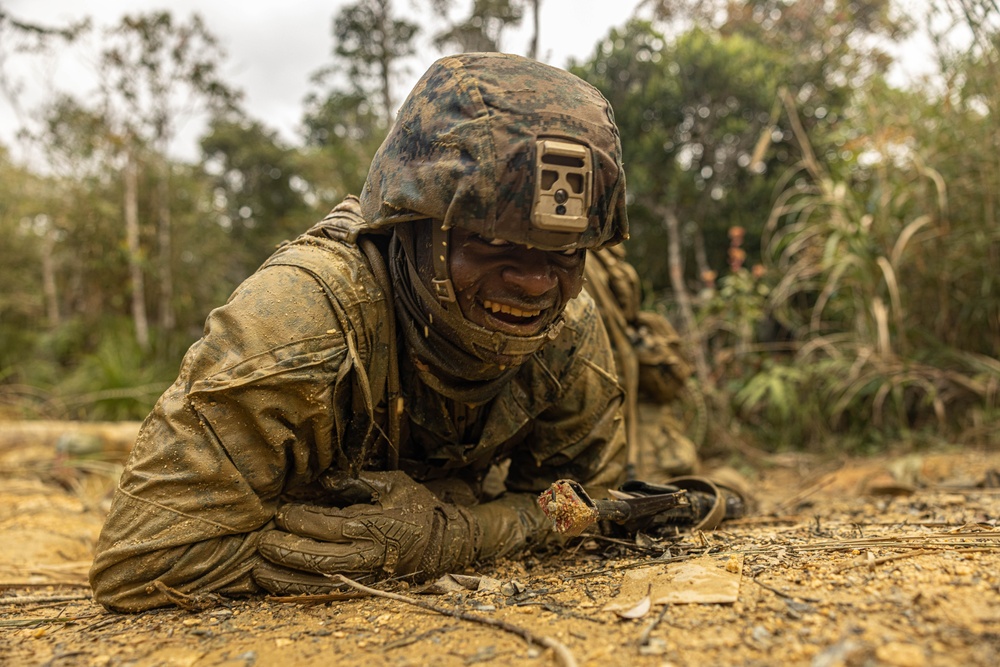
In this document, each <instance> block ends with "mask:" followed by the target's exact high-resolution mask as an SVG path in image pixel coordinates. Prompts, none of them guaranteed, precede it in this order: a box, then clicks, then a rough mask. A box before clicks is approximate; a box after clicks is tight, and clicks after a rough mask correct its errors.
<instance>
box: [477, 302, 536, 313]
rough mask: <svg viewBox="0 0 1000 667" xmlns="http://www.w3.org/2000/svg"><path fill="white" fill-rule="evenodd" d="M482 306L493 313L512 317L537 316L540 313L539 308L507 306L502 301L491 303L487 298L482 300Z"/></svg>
mask: <svg viewBox="0 0 1000 667" xmlns="http://www.w3.org/2000/svg"><path fill="white" fill-rule="evenodd" d="M483 308H485V309H486V310H488V311H490V312H493V313H504V314H506V315H513V316H514V317H538V316H539V315H541V314H542V311H540V310H521V309H520V308H517V307H516V306H508V305H506V304H502V303H493V302H492V301H489V300H484V301H483Z"/></svg>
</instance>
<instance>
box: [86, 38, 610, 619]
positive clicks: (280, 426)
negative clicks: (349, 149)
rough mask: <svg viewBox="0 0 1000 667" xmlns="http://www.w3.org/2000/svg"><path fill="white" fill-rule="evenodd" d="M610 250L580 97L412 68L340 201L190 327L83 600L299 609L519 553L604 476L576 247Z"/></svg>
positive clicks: (534, 72) (538, 85)
mask: <svg viewBox="0 0 1000 667" xmlns="http://www.w3.org/2000/svg"><path fill="white" fill-rule="evenodd" d="M627 236H628V222H627V218H626V211H625V175H624V171H623V168H622V158H621V145H620V139H619V134H618V129H617V127H616V125H615V122H614V117H613V113H612V110H611V108H610V106H609V104H608V102H607V101H606V100H605V99H604V98H603V97H602V96H601V95H600V93H599V92H598V91H597V90H596V89H594V88H593V87H592V86H590V85H589V84H587V83H585V82H584V81H582V80H581V79H579V78H577V77H575V76H573V75H571V74H569V73H568V72H566V71H563V70H560V69H557V68H554V67H550V66H547V65H544V64H541V63H538V62H535V61H532V60H528V59H525V58H521V57H517V56H511V55H503V54H464V55H460V56H454V57H446V58H443V59H441V60H439V61H437V62H436V63H435V64H434V65H433V66H431V67H430V69H429V70H428V71H427V72H426V73H425V74H424V76H423V77H422V78H421V79H420V81H419V82H418V83H417V84H416V86H415V88H414V89H413V91H412V92H411V93H410V95H409V97H408V98H407V100H406V101H405V102H404V104H403V106H402V107H401V110H400V111H399V114H398V117H397V120H396V123H395V125H394V126H393V128H392V129H391V130H390V132H389V134H388V136H387V138H386V139H385V141H384V143H383V144H382V146H381V147H380V148H379V150H378V151H377V153H376V155H375V157H374V159H373V161H372V164H371V167H370V171H369V174H368V178H367V181H366V182H365V185H364V188H363V190H362V192H361V194H360V197H353V196H352V197H347V198H346V199H345V200H344V201H343V202H341V203H340V204H339V205H337V206H336V207H335V208H334V209H333V211H331V213H330V214H329V215H328V216H327V217H326V218H324V219H323V220H322V221H321V222H319V223H318V224H316V225H315V226H313V227H312V228H311V229H309V230H308V231H307V232H306V233H304V234H303V235H302V236H300V237H299V238H297V239H295V240H294V241H292V242H290V243H287V244H285V245H283V246H282V247H280V248H279V249H278V250H277V251H276V252H275V253H274V254H273V255H272V256H271V257H270V258H269V259H268V260H267V261H266V262H264V264H263V265H262V266H261V268H260V269H259V270H258V271H257V272H256V273H254V274H253V275H252V276H250V277H249V278H248V279H247V280H246V281H245V282H243V284H241V285H240V286H239V287H238V288H237V289H236V291H235V292H234V293H233V295H232V296H231V297H230V299H229V301H228V302H227V303H226V304H225V305H223V306H221V307H220V308H217V309H215V310H213V311H212V312H211V314H210V315H209V317H208V321H207V322H206V325H205V331H204V336H203V337H202V338H201V339H200V340H198V341H197V342H196V343H194V345H192V347H191V348H190V350H189V351H188V353H187V355H186V356H185V358H184V361H183V363H182V365H181V368H180V373H179V376H178V378H177V380H176V381H175V382H174V383H173V385H172V386H171V387H170V388H168V389H167V391H166V392H165V393H164V394H163V396H162V397H161V398H160V399H159V401H158V402H157V404H156V406H155V408H154V409H153V411H152V413H151V414H150V415H149V417H148V418H147V419H146V421H145V423H144V424H143V426H142V429H141V431H140V433H139V437H138V439H137V442H136V444H135V446H134V448H133V450H132V452H131V454H130V457H129V460H128V462H127V464H126V467H125V471H124V473H123V475H122V477H121V481H120V484H119V487H118V490H117V492H116V494H115V497H114V500H113V503H112V507H111V510H110V513H109V515H108V518H107V521H106V523H105V525H104V529H103V531H102V533H101V537H100V540H99V542H98V545H97V550H96V557H95V561H94V565H93V568H92V570H91V575H90V577H91V584H92V587H93V590H94V594H95V597H96V599H97V600H98V601H99V602H100V603H101V604H103V605H105V606H106V607H107V608H109V609H112V610H118V611H130V612H135V611H140V610H145V609H150V608H154V607H160V606H166V605H169V604H172V603H174V602H176V601H177V600H178V599H183V598H186V597H194V598H204V597H206V596H207V594H219V595H234V596H235V595H249V594H255V593H262V592H270V593H273V594H279V595H287V594H313V593H324V592H329V591H330V590H331V589H333V588H334V587H335V585H336V584H335V583H334V582H333V581H332V580H331V578H330V576H328V575H335V574H342V575H344V576H347V577H350V578H352V579H355V580H360V581H364V582H371V581H376V580H379V579H385V578H387V577H398V578H412V579H416V580H420V579H428V578H431V577H434V576H436V575H439V574H441V573H446V572H459V571H462V570H463V569H465V568H466V567H468V566H470V565H471V564H473V563H475V562H477V561H481V560H484V559H489V558H493V557H497V556H502V555H509V554H512V553H514V552H516V551H518V550H521V549H523V548H525V547H526V546H528V545H531V544H533V543H536V542H539V541H541V540H543V539H545V538H546V537H547V536H548V535H550V534H551V532H552V524H551V523H550V522H549V521H548V520H547V519H546V517H545V515H544V514H543V513H542V511H541V510H540V508H539V507H538V505H537V503H536V498H537V497H538V494H539V492H541V491H543V490H544V489H545V488H546V487H548V486H549V485H550V484H551V483H552V482H554V481H555V480H558V479H571V480H574V481H576V482H579V483H581V484H582V485H583V486H584V487H585V488H587V489H588V490H590V492H591V493H594V494H603V493H605V492H606V490H607V489H609V488H614V487H616V486H617V485H618V484H619V483H621V482H622V481H623V479H624V477H625V476H626V465H625V461H626V456H625V454H626V448H625V431H624V427H623V417H622V405H623V392H622V389H621V385H620V383H619V382H618V379H617V375H616V370H615V365H614V361H613V356H612V350H611V347H610V344H609V342H608V337H607V333H606V331H605V328H604V326H603V325H602V322H601V316H600V314H599V312H598V311H597V309H596V308H595V305H594V302H593V300H592V299H591V298H590V297H589V296H588V295H587V294H586V293H585V292H582V287H583V283H584V278H583V275H584V264H585V261H586V256H587V253H588V252H590V251H597V250H598V249H601V248H603V247H606V246H610V245H613V244H617V243H619V242H620V241H622V240H623V239H625V238H626V237H627ZM501 469H503V470H505V471H506V474H505V476H500V475H498V474H497V473H498V471H499V470H501ZM208 597H211V596H208Z"/></svg>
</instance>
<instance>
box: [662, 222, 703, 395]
mask: <svg viewBox="0 0 1000 667" xmlns="http://www.w3.org/2000/svg"><path fill="white" fill-rule="evenodd" d="M661 215H662V217H663V223H664V225H665V226H666V228H667V240H668V241H669V243H670V245H669V250H668V260H669V264H670V284H671V285H672V286H673V288H674V298H675V299H676V300H677V305H678V306H679V307H680V310H681V317H682V318H683V320H684V329H685V334H686V335H687V338H688V340H689V341H690V345H691V354H692V355H693V356H694V368H695V373H696V374H697V375H698V382H699V383H700V384H701V386H702V387H703V388H707V387H708V382H709V379H710V378H709V372H708V361H707V360H706V356H705V346H704V341H702V337H701V331H700V330H699V329H698V322H697V321H696V320H695V317H694V309H693V308H692V307H691V297H690V296H689V295H688V292H687V288H686V287H685V286H684V262H683V260H682V259H681V230H680V222H678V220H677V214H676V213H675V212H674V210H673V209H672V208H664V209H661Z"/></svg>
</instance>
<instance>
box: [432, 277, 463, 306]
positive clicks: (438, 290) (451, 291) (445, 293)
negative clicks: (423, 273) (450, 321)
mask: <svg viewBox="0 0 1000 667" xmlns="http://www.w3.org/2000/svg"><path fill="white" fill-rule="evenodd" d="M431 288H432V289H433V290H434V296H436V297H437V300H438V301H440V302H441V303H442V304H447V303H455V301H457V300H458V299H457V298H456V297H455V287H454V286H453V285H452V284H451V279H450V278H443V279H441V278H434V279H433V280H431Z"/></svg>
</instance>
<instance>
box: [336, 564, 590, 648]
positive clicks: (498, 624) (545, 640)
mask: <svg viewBox="0 0 1000 667" xmlns="http://www.w3.org/2000/svg"><path fill="white" fill-rule="evenodd" d="M329 576H330V578H331V579H332V580H333V581H336V582H339V583H342V584H346V585H348V586H350V587H351V588H354V589H355V590H359V591H361V592H362V593H367V594H368V595H373V596H375V597H380V598H386V599H389V600H395V601H396V602H405V603H406V604H411V605H413V606H415V607H420V608H421V609H427V610H428V611H433V612H435V613H438V614H443V615H445V616H452V617H454V618H459V619H461V620H463V621H472V622H473V623H482V624H483V625H489V626H491V627H494V628H498V629H500V630H503V631H504V632H509V633H511V634H515V635H517V636H518V637H521V638H522V639H524V640H525V641H527V642H528V643H531V644H537V645H538V646H544V647H546V648H550V649H552V650H553V651H555V654H556V657H557V658H558V659H559V662H560V663H562V664H563V665H565V666H566V667H576V666H577V663H576V659H575V658H574V657H573V654H572V653H571V652H570V650H569V649H568V648H567V647H566V645H565V644H563V643H562V642H560V641H558V640H556V639H553V638H552V637H548V636H546V635H541V636H539V635H536V634H535V633H533V632H531V631H530V630H526V629H525V628H522V627H520V626H517V625H514V624H512V623H507V622H506V621H501V620H498V619H495V618H487V617H485V616H478V615H476V614H470V613H469V612H466V611H459V610H457V609H448V608H446V607H439V606H438V605H436V604H432V603H430V602H425V601H424V600H418V599H416V598H411V597H407V596H405V595H400V594H398V593H390V592H388V591H380V590H378V589H375V588H369V587H368V586H365V585H364V584H359V583H358V582H356V581H354V580H353V579H348V578H347V577H345V576H344V575H342V574H335V575H329Z"/></svg>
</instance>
